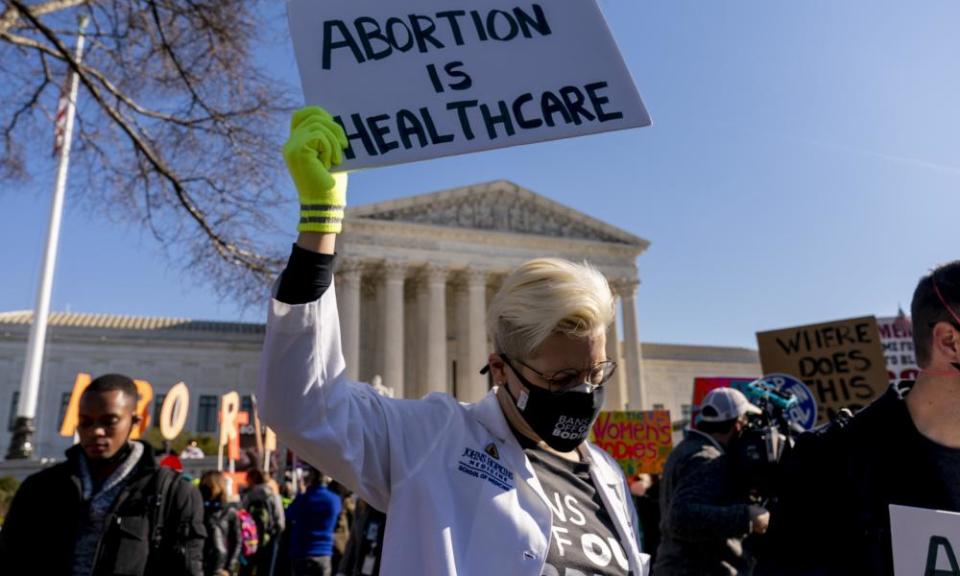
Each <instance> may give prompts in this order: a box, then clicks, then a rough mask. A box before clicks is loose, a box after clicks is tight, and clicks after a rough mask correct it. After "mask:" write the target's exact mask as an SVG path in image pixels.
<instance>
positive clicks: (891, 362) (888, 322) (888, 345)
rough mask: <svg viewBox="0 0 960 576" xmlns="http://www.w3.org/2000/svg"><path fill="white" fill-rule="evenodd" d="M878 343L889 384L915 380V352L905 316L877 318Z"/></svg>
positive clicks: (908, 323)
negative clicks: (884, 362)
mask: <svg viewBox="0 0 960 576" xmlns="http://www.w3.org/2000/svg"><path fill="white" fill-rule="evenodd" d="M877 326H878V327H879V328H880V341H881V342H882V343H883V353H884V355H885V356H886V361H887V374H888V376H889V377H890V383H891V384H899V383H900V382H901V381H903V380H911V381H912V380H916V379H917V375H918V374H919V373H920V366H918V365H917V356H916V352H915V351H914V349H913V330H912V329H911V326H910V319H909V318H907V317H906V316H904V317H897V316H891V317H887V318H877Z"/></svg>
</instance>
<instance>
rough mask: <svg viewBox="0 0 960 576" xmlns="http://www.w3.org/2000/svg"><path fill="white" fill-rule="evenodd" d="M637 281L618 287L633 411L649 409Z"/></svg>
mask: <svg viewBox="0 0 960 576" xmlns="http://www.w3.org/2000/svg"><path fill="white" fill-rule="evenodd" d="M639 285H640V282H638V281H637V280H633V279H630V280H624V281H622V282H620V283H619V284H618V286H617V288H618V290H617V292H618V293H619V295H620V298H621V301H622V303H623V337H624V338H623V340H624V342H623V346H624V348H625V350H624V354H623V358H624V363H625V364H626V369H627V370H626V376H627V390H628V393H629V402H628V405H629V407H630V409H631V410H643V409H645V408H646V407H647V394H646V388H645V387H644V383H643V365H642V358H641V356H640V338H639V336H638V333H637V286H639Z"/></svg>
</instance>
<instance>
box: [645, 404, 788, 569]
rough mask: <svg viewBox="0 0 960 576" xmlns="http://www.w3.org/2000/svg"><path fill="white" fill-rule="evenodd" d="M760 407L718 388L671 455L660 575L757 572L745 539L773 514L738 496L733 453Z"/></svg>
mask: <svg viewBox="0 0 960 576" xmlns="http://www.w3.org/2000/svg"><path fill="white" fill-rule="evenodd" d="M759 413H760V409H759V408H757V407H756V406H754V405H753V404H751V403H750V402H749V401H748V400H747V398H746V396H744V395H743V393H742V392H740V391H739V390H735V389H733V388H717V389H715V390H712V391H711V392H710V393H709V394H707V396H706V398H704V400H703V404H702V405H701V406H700V423H699V424H698V427H697V428H696V429H691V430H690V431H689V434H688V435H687V437H686V438H684V439H683V441H682V442H680V444H678V445H677V447H676V448H674V450H673V452H672V453H671V454H670V457H669V458H667V466H666V469H665V470H664V472H663V480H662V486H661V493H660V513H661V515H662V520H661V529H662V534H661V537H660V538H661V540H660V548H659V550H658V551H657V563H656V565H655V566H654V572H655V573H656V574H657V576H701V575H703V574H737V575H744V574H750V573H751V570H752V569H753V559H752V558H751V557H750V555H749V554H747V553H746V551H745V550H744V546H743V539H744V538H745V537H746V536H747V535H748V534H751V533H755V534H763V533H764V532H766V529H767V524H768V522H769V520H770V513H769V512H767V511H766V510H765V509H763V508H761V507H760V506H754V505H750V504H749V503H747V502H746V501H741V500H740V499H739V497H738V490H737V482H736V481H735V477H734V474H735V471H734V470H733V468H732V462H731V460H730V458H729V457H728V456H727V451H728V450H729V448H730V446H731V444H732V443H733V442H735V441H736V440H737V438H738V436H739V435H740V434H741V432H742V431H743V429H744V428H745V427H746V424H747V416H748V415H749V414H759Z"/></svg>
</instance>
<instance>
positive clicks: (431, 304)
mask: <svg viewBox="0 0 960 576" xmlns="http://www.w3.org/2000/svg"><path fill="white" fill-rule="evenodd" d="M447 273H448V271H447V269H446V268H442V267H439V266H436V265H434V264H427V265H426V266H425V267H424V269H423V279H424V281H425V283H426V286H425V290H426V292H425V296H426V310H425V312H426V315H425V318H424V320H425V326H424V328H425V338H424V339H423V343H424V345H425V346H426V351H425V352H426V355H425V359H424V371H423V383H422V385H421V386H422V388H423V391H424V392H425V393H427V394H429V393H430V392H449V386H448V382H447Z"/></svg>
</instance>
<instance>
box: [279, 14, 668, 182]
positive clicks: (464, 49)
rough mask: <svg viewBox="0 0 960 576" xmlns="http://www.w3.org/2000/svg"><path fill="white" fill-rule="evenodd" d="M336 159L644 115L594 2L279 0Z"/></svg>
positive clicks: (521, 139) (584, 127)
mask: <svg viewBox="0 0 960 576" xmlns="http://www.w3.org/2000/svg"><path fill="white" fill-rule="evenodd" d="M288 16H289V22H290V34H291V36H292V38H293V46H294V49H295V51H296V54H297V64H298V66H299V68H300V79H301V82H302V84H303V91H304V95H305V97H306V102H307V104H312V105H318V106H322V107H324V108H326V109H327V110H328V111H329V112H330V113H331V114H332V115H333V116H334V117H336V118H337V119H338V121H339V122H340V124H342V125H343V127H344V130H345V131H346V133H347V136H348V138H349V141H350V148H349V149H348V150H347V152H346V154H345V160H344V163H343V164H342V165H341V166H340V167H339V169H340V170H355V169H359V168H365V167H372V166H384V165H389V164H399V163H403V162H414V161H417V160H425V159H428V158H436V157H440V156H449V155H453V154H463V153H466V152H475V151H479V150H488V149H493V148H503V147H507V146H515V145H518V144H529V143H532V142H540V141H544V140H554V139H559V138H568V137H571V136H578V135H582V134H593V133H598V132H607V131H611V130H621V129H625V128H634V127H639V126H646V125H648V124H650V118H649V116H648V115H647V112H646V109H645V108H644V106H643V102H642V101H641V99H640V94H639V93H638V92H637V89H636V86H635V85H634V82H633V80H632V78H631V76H630V72H629V71H628V70H627V67H626V65H625V64H624V62H623V58H622V57H621V55H620V52H619V50H618V49H617V45H616V43H615V42H614V40H613V37H612V36H611V34H610V30H609V28H608V27H607V24H606V21H605V20H604V18H603V14H602V13H601V12H600V8H599V6H598V5H597V3H596V0H576V1H564V2H547V1H545V0H540V1H530V0H405V1H404V2H384V1H383V0H324V1H323V2H317V1H316V0H290V2H289V4H288Z"/></svg>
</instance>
